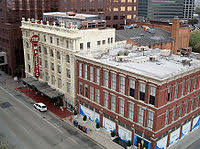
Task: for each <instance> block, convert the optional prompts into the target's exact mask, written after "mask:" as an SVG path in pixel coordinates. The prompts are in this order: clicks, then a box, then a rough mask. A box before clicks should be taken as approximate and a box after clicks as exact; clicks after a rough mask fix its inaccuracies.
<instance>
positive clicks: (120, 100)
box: [119, 98, 124, 115]
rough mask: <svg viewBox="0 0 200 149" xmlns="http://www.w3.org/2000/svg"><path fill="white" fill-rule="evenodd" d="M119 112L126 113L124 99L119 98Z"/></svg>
mask: <svg viewBox="0 0 200 149" xmlns="http://www.w3.org/2000/svg"><path fill="white" fill-rule="evenodd" d="M119 114H122V115H124V99H121V98H120V99H119Z"/></svg>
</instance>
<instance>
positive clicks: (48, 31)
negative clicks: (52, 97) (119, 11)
mask: <svg viewBox="0 0 200 149" xmlns="http://www.w3.org/2000/svg"><path fill="white" fill-rule="evenodd" d="M21 23H22V25H21V30H22V35H23V44H24V59H25V73H26V77H34V65H33V51H32V44H31V42H30V38H31V37H32V36H33V35H38V36H39V38H40V40H39V43H38V49H39V71H40V74H41V75H40V77H39V81H41V82H47V83H48V85H50V86H51V87H52V88H54V89H56V90H58V91H59V92H61V93H63V94H64V97H65V100H66V101H67V102H68V103H69V104H71V105H72V106H74V105H75V99H76V83H75V81H76V80H75V76H76V69H75V68H76V66H75V65H76V60H75V56H74V54H75V53H77V52H80V51H90V50H97V49H105V48H107V47H110V46H112V45H113V44H114V42H115V41H114V39H115V29H111V28H105V29H98V28H93V29H82V30H79V29H77V28H76V27H75V26H72V27H71V28H70V29H69V28H66V27H65V25H64V24H63V23H62V24H61V26H56V25H55V23H53V25H50V24H49V22H48V21H47V22H46V24H44V23H43V21H40V22H31V21H30V19H28V20H27V21H25V19H24V18H23V19H22V22H21Z"/></svg>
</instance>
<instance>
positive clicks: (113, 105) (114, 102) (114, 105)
mask: <svg viewBox="0 0 200 149" xmlns="http://www.w3.org/2000/svg"><path fill="white" fill-rule="evenodd" d="M115 108H116V96H114V95H111V110H112V111H115Z"/></svg>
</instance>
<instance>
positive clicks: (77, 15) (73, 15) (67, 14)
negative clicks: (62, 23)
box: [43, 12, 99, 20]
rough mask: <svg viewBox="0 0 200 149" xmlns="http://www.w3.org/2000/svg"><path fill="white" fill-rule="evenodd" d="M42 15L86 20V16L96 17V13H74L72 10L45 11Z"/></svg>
mask: <svg viewBox="0 0 200 149" xmlns="http://www.w3.org/2000/svg"><path fill="white" fill-rule="evenodd" d="M43 15H44V16H54V17H62V18H71V19H80V20H87V19H88V18H92V19H95V18H96V19H98V17H99V16H98V15H93V14H82V13H74V12H46V13H43Z"/></svg>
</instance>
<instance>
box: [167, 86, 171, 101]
mask: <svg viewBox="0 0 200 149" xmlns="http://www.w3.org/2000/svg"><path fill="white" fill-rule="evenodd" d="M171 90H172V85H169V87H168V96H167V101H170V99H171Z"/></svg>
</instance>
